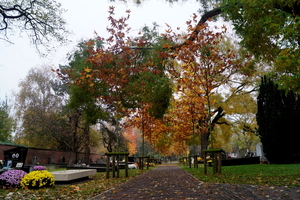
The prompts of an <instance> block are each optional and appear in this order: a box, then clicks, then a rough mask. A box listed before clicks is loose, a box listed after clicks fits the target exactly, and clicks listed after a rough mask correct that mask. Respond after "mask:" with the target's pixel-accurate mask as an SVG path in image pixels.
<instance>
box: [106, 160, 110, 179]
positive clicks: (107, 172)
mask: <svg viewBox="0 0 300 200" xmlns="http://www.w3.org/2000/svg"><path fill="white" fill-rule="evenodd" d="M109 158H110V156H109V155H106V178H107V179H109V170H110V169H109V168H110V163H109Z"/></svg>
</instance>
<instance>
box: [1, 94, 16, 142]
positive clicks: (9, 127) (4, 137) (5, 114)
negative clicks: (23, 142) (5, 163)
mask: <svg viewBox="0 0 300 200" xmlns="http://www.w3.org/2000/svg"><path fill="white" fill-rule="evenodd" d="M15 126H16V124H15V121H14V120H13V118H12V117H10V116H9V105H8V102H7V99H6V100H5V101H0V141H1V142H6V141H11V134H12V132H13V131H14V130H15Z"/></svg>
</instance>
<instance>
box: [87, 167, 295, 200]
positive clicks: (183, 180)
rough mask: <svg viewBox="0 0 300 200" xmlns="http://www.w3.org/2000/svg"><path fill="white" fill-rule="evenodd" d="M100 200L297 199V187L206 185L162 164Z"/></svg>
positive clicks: (179, 170) (100, 197) (182, 171)
mask: <svg viewBox="0 0 300 200" xmlns="http://www.w3.org/2000/svg"><path fill="white" fill-rule="evenodd" d="M99 199H165V200H173V199H191V200H192V199H205V200H212V199H219V200H224V199H247V200H250V199H253V200H256V199H300V188H299V187H298V188H288V187H284V186H276V187H270V186H269V187H267V186H251V185H229V184H208V183H204V182H201V181H199V180H198V179H196V178H194V177H193V176H192V175H190V174H189V173H187V172H186V171H184V170H182V169H180V168H179V167H178V166H176V165H161V166H158V167H156V168H154V169H153V170H150V171H148V172H145V173H143V174H141V175H140V176H138V177H135V178H133V179H131V180H129V181H127V182H126V183H124V184H122V185H120V186H118V187H117V188H113V189H111V190H109V191H106V192H104V193H103V194H101V195H98V196H96V197H94V198H92V200H99Z"/></svg>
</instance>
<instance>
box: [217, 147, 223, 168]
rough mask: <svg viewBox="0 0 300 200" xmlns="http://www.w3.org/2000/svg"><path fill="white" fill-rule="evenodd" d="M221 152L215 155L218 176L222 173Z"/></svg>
mask: <svg viewBox="0 0 300 200" xmlns="http://www.w3.org/2000/svg"><path fill="white" fill-rule="evenodd" d="M221 156H222V155H221V151H220V152H218V153H217V157H218V174H221V173H222V157H221Z"/></svg>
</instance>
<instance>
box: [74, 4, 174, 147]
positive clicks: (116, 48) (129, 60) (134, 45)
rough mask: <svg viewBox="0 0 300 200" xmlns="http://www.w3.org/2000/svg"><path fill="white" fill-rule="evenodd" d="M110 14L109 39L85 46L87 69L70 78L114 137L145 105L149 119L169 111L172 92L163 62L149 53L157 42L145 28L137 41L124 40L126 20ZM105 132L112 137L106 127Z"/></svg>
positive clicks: (154, 54) (154, 52) (97, 39)
mask: <svg viewBox="0 0 300 200" xmlns="http://www.w3.org/2000/svg"><path fill="white" fill-rule="evenodd" d="M127 12H129V11H127ZM109 13H110V16H109V20H110V22H111V26H110V27H108V28H107V30H108V32H109V33H110V34H111V37H109V38H108V39H104V38H101V37H100V36H97V37H96V39H95V40H91V41H89V42H87V43H85V45H86V48H87V50H88V51H87V52H88V53H89V54H90V56H89V57H88V59H87V65H86V67H85V68H83V69H82V70H81V71H78V75H79V76H77V77H75V78H73V79H72V82H71V83H72V85H74V87H78V88H81V89H83V90H85V92H87V93H89V94H90V95H89V96H90V97H91V99H93V101H94V102H95V103H96V104H95V105H98V106H99V109H100V110H102V111H105V113H106V117H107V118H106V119H101V120H102V121H105V120H106V121H107V119H111V120H109V123H108V124H109V125H110V126H111V125H113V126H114V127H115V128H114V129H113V130H114V132H115V135H117V136H121V132H120V130H121V129H120V125H121V124H120V122H121V119H122V118H123V117H125V116H128V115H129V114H130V113H135V112H136V111H138V110H139V109H142V108H143V107H144V105H148V106H149V105H150V106H149V107H148V108H149V109H148V112H149V113H150V114H151V115H152V116H155V117H161V116H162V115H163V113H164V112H165V110H166V109H167V107H168V101H169V97H170V96H171V94H172V90H171V89H170V82H169V79H168V78H167V77H166V76H165V74H164V71H163V69H164V65H163V62H162V58H160V57H159V55H158V53H157V51H154V50H151V49H154V48H156V47H155V44H156V43H157V41H154V42H153V41H152V39H153V38H154V39H157V38H156V37H153V33H152V32H151V31H149V30H148V29H147V28H144V29H143V33H141V35H140V36H139V37H135V38H129V37H126V34H127V33H128V31H129V30H130V29H129V27H128V25H127V24H126V21H127V20H128V18H129V16H127V17H122V18H120V19H118V20H117V19H114V8H113V7H111V8H110V10H109ZM99 41H102V42H104V45H103V46H100V47H96V48H95V43H97V42H99ZM149 50H150V51H149ZM70 74H72V73H70ZM81 102H82V101H81ZM102 124H105V123H102ZM105 130H106V132H107V133H111V132H110V131H111V130H110V131H109V129H107V127H106V128H105ZM110 135H112V134H110ZM111 139H113V138H111ZM116 139H118V137H116ZM111 141H113V140H111ZM118 146H119V145H118V142H117V145H116V147H117V148H118ZM115 150H116V149H115Z"/></svg>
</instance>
